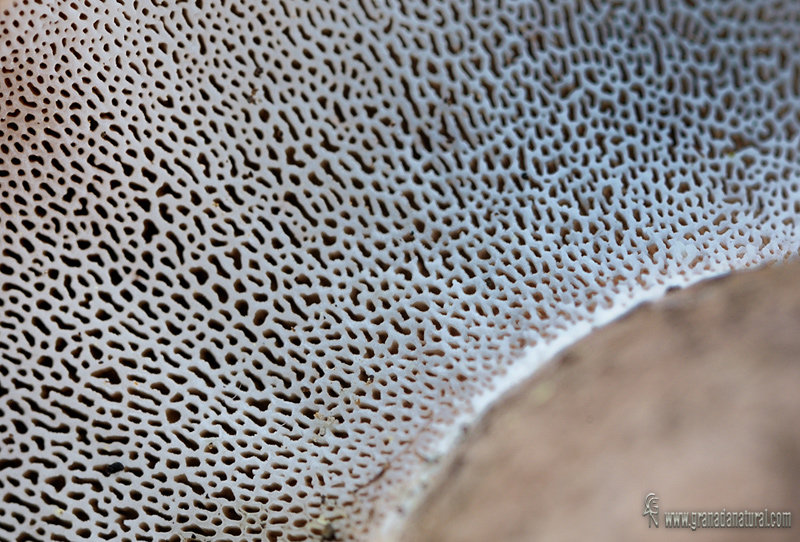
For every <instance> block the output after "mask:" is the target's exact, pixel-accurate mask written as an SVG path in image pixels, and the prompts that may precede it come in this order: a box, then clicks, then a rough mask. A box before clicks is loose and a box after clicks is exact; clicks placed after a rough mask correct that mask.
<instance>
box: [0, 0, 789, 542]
mask: <svg viewBox="0 0 800 542" xmlns="http://www.w3.org/2000/svg"><path fill="white" fill-rule="evenodd" d="M597 4H598V3H594V2H579V1H576V2H568V3H563V5H560V6H551V5H549V4H548V5H544V4H543V3H541V2H504V1H501V2H498V3H496V4H494V5H492V6H489V5H488V4H483V3H480V2H473V3H471V4H466V3H462V2H455V1H454V2H447V3H435V4H434V5H428V3H427V2H399V3H398V2H394V1H389V2H385V3H383V4H380V5H377V4H366V3H355V4H352V5H351V4H347V3H342V4H341V5H329V4H327V3H321V2H320V3H300V2H297V3H295V2H288V1H283V2H266V3H264V4H262V3H257V2H247V1H237V2H221V1H220V2H217V1H214V2H211V1H204V0H197V1H196V2H194V3H187V2H174V3H173V2H162V1H153V2H148V3H140V2H120V3H110V2H102V1H99V0H97V1H94V0H87V1H85V2H83V3H66V2H45V3H28V2H21V3H19V4H17V5H14V6H11V7H8V8H7V12H6V14H5V15H4V17H3V18H2V20H0V29H2V30H0V32H2V38H1V40H0V64H1V65H2V74H0V75H2V83H0V183H2V186H1V187H0V209H2V213H0V221H2V222H1V224H2V225H1V226H0V229H1V230H2V235H3V238H2V253H1V254H0V272H2V273H3V276H2V295H0V314H2V316H1V317H0V326H2V331H1V332H0V378H1V379H2V380H0V437H1V438H2V440H0V494H1V495H3V504H2V506H0V540H3V541H5V540H22V539H26V540H32V539H35V540H44V539H48V540H69V541H75V540H80V539H88V540H99V539H106V540H175V541H177V540H182V539H185V538H187V537H195V538H197V539H205V540H215V541H221V540H239V539H246V540H264V539H267V540H293V541H301V540H319V539H320V538H321V537H331V536H337V537H340V538H341V539H347V540H374V539H376V538H377V537H378V536H382V535H381V534H380V533H379V530H380V529H379V526H380V525H381V524H382V522H384V520H386V519H387V518H389V517H390V516H391V515H392V514H397V513H400V514H402V512H403V510H404V506H405V505H406V501H405V500H404V499H405V498H406V497H407V496H408V495H409V494H412V493H413V491H414V488H415V487H416V486H415V484H416V482H417V481H418V480H419V478H420V476H421V475H422V474H424V473H425V472H426V470H427V469H429V468H430V467H431V465H432V464H435V462H436V457H437V454H438V453H440V451H441V449H442V447H443V443H446V442H447V438H448V437H449V436H452V434H453V427H455V426H456V423H455V422H462V421H464V420H465V419H467V418H465V415H467V416H468V415H471V414H473V413H474V412H475V410H476V409H477V407H478V406H480V405H483V404H485V402H486V400H487V398H489V397H494V396H496V395H497V394H498V393H500V392H501V391H502V390H503V389H505V388H507V387H508V386H509V385H511V384H512V383H513V382H514V381H515V378H518V376H519V375H522V374H529V373H530V372H531V371H532V370H533V369H534V368H535V367H536V366H537V365H538V363H539V362H541V361H542V360H543V358H544V357H545V355H546V353H547V352H550V351H552V349H553V348H554V347H555V346H554V345H560V344H565V343H566V342H569V341H571V340H574V338H576V337H577V336H578V335H579V334H580V333H583V332H585V331H586V329H587V328H588V327H589V326H591V325H594V324H598V323H602V322H604V321H607V320H608V319H609V318H611V317H612V316H613V315H615V314H619V313H620V312H621V311H623V310H625V309H626V308H628V307H630V306H631V305H632V304H633V303H635V302H636V301H637V300H639V299H642V298H643V297H646V296H654V295H657V294H658V293H659V292H662V291H663V290H664V289H666V288H667V287H668V286H672V285H680V284H685V283H688V282H692V281H695V280H697V279H699V278H702V277H705V276H709V275H712V274H715V273H721V272H724V271H727V270H729V269H733V268H742V267H747V266H750V265H752V264H756V263H758V262H763V261H767V260H775V259H781V258H784V257H785V256H787V255H790V254H793V253H795V252H796V250H797V247H798V235H797V225H796V215H797V211H798V207H799V206H800V198H799V197H798V179H800V175H799V173H800V163H798V155H797V151H798V142H799V138H798V130H799V129H800V105H799V104H800V30H799V29H800V7H799V6H798V5H797V4H794V3H783V2H774V3H767V2H758V3H751V2H745V1H740V2H733V3H730V2H703V3H699V5H698V6H694V5H693V4H694V3H687V4H686V5H680V6H678V5H675V3H672V2H650V1H645V0H642V1H641V2H636V1H631V2H615V3H610V4H605V3H604V4H602V5H597ZM508 375H513V377H511V376H508ZM398 507H400V512H398ZM384 534H385V533H384ZM25 536H28V537H30V538H25ZM387 536H388V535H387Z"/></svg>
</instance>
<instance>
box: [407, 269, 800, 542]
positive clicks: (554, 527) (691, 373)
mask: <svg viewBox="0 0 800 542" xmlns="http://www.w3.org/2000/svg"><path fill="white" fill-rule="evenodd" d="M799 414H800V264H799V263H790V264H783V265H777V266H771V267H767V268H764V269H759V270H756V271H751V272H747V273H741V274H736V275H732V276H728V277H724V278H721V279H716V280H713V281H709V282H705V283H702V284H699V285H697V286H694V287H692V288H689V289H687V290H683V291H679V292H674V293H672V294H669V295H668V296H667V297H666V298H665V299H663V300H661V301H659V302H658V303H655V304H650V305H646V306H643V307H641V308H639V309H637V310H635V311H634V312H633V313H631V314H629V315H628V316H627V317H625V318H623V319H622V320H619V321H617V322H615V323H613V324H611V325H609V326H607V327H605V328H603V329H600V330H599V331H597V332H595V333H594V334H593V335H592V336H590V337H588V338H587V339H585V340H583V341H581V342H580V343H578V344H577V345H576V346H574V347H573V348H571V349H569V350H568V351H566V352H565V353H563V355H561V356H560V357H559V358H558V359H557V360H556V361H555V362H553V363H551V364H550V365H549V366H548V367H546V368H545V369H544V370H542V371H541V372H539V373H538V374H537V376H536V377H535V378H534V379H532V380H531V381H529V382H528V383H526V384H525V385H524V386H522V387H521V388H520V389H518V390H516V391H515V392H514V393H513V394H512V395H511V396H509V397H508V398H507V399H506V400H504V401H503V402H501V403H500V404H498V405H496V406H495V407H494V408H493V409H492V410H491V412H490V413H489V414H488V415H487V417H486V418H485V419H484V420H483V421H482V422H480V423H479V424H478V425H477V426H476V427H475V428H474V429H473V431H472V433H471V434H470V435H469V436H468V437H467V439H466V442H465V443H464V444H463V445H462V447H461V448H460V449H459V450H458V451H457V453H456V454H455V456H454V457H453V458H452V459H451V462H450V463H449V465H448V466H447V467H445V468H444V469H443V472H442V473H441V475H440V477H439V481H438V485H436V486H435V488H434V489H433V490H432V493H431V494H430V496H429V499H428V500H427V501H426V502H424V503H423V505H422V506H421V508H420V510H421V511H419V512H417V514H415V516H414V517H413V518H412V520H411V521H410V523H409V530H408V531H407V532H406V533H405V536H404V538H403V540H404V542H449V541H452V542H473V541H474V542H477V541H481V542H484V541H503V542H518V541H540V540H541V541H548V542H553V541H562V540H563V541H568V540H601V541H609V542H611V541H613V542H624V541H647V540H691V541H693V542H701V541H702V542H708V541H722V540H735V541H736V540H742V541H744V540H748V541H749V540H765V541H778V540H781V541H782V540H800V419H798V418H799V416H798V415H799ZM650 492H655V493H656V494H657V496H658V498H659V502H658V505H659V508H660V512H661V515H660V518H659V519H660V522H659V525H660V527H659V528H658V529H656V528H648V518H647V517H645V516H643V515H642V514H643V512H644V499H645V496H646V495H647V494H648V493H650ZM723 508H725V509H727V510H729V511H733V510H744V509H748V510H753V511H760V510H763V509H764V508H769V509H770V510H773V511H791V512H792V516H793V517H792V520H793V522H796V523H797V525H795V526H793V527H792V528H790V529H707V530H702V529H698V530H697V531H696V532H692V531H691V530H689V529H666V528H665V527H664V524H663V523H664V516H663V513H664V512H665V511H697V512H702V511H710V512H715V511H721V510H722V509H723Z"/></svg>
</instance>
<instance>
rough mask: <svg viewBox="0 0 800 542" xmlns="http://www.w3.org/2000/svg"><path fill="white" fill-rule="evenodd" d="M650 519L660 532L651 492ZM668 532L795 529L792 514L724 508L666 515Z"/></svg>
mask: <svg viewBox="0 0 800 542" xmlns="http://www.w3.org/2000/svg"><path fill="white" fill-rule="evenodd" d="M642 516H648V519H647V528H648V529H649V528H651V527H652V526H653V525H655V527H656V529H658V520H659V510H658V497H656V494H655V493H648V494H647V496H646V497H645V498H644V513H642ZM663 519H664V523H663V525H664V528H665V529H691V530H693V531H696V530H697V529H788V528H790V527H791V526H792V513H791V512H770V510H769V509H768V508H765V509H764V510H763V511H758V512H753V511H750V510H737V511H729V510H727V509H725V508H723V509H722V510H718V511H712V512H673V511H669V512H664V513H663Z"/></svg>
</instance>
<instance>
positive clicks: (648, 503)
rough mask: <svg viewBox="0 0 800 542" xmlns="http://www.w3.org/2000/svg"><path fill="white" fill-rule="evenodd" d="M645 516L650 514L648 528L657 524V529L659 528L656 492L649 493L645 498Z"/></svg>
mask: <svg viewBox="0 0 800 542" xmlns="http://www.w3.org/2000/svg"><path fill="white" fill-rule="evenodd" d="M642 515H643V516H650V518H648V520H647V528H648V529H649V528H650V527H652V526H653V524H655V526H656V529H657V528H658V497H656V494H655V493H648V494H647V497H645V499H644V514H642Z"/></svg>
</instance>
